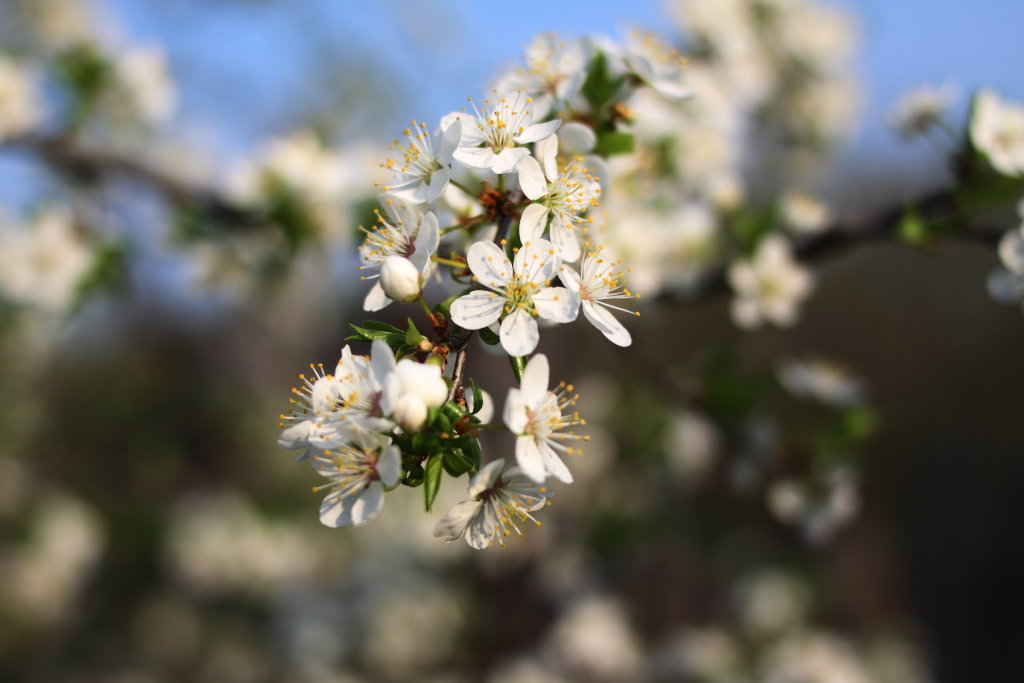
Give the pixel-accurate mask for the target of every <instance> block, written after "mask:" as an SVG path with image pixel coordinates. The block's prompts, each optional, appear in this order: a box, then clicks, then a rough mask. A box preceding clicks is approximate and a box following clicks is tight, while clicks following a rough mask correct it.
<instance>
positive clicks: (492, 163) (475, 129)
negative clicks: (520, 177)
mask: <svg viewBox="0 0 1024 683" xmlns="http://www.w3.org/2000/svg"><path fill="white" fill-rule="evenodd" d="M493 98H494V99H490V98H488V99H485V100H484V102H483V104H484V106H483V107H482V108H478V107H477V106H476V105H475V104H474V105H473V113H472V114H470V113H468V112H465V111H462V112H453V113H451V114H448V115H447V116H445V117H444V118H443V119H442V120H441V129H442V130H445V131H447V129H448V128H449V127H450V126H453V125H455V124H456V123H461V124H462V139H461V141H460V142H459V147H458V149H457V150H456V151H455V153H454V154H453V155H452V156H453V158H454V159H455V160H456V161H458V162H459V163H461V164H464V165H466V166H468V167H470V168H479V169H484V170H489V171H493V172H494V173H497V174H499V175H500V174H502V173H513V172H514V171H515V170H516V169H517V168H518V167H519V164H520V162H522V160H523V159H525V158H526V157H528V156H529V155H530V150H529V148H527V147H524V146H523V145H527V144H529V143H531V142H539V141H540V140H543V139H544V138H546V137H548V136H549V135H551V134H552V133H554V132H555V131H556V130H558V126H559V125H560V124H561V121H558V120H555V121H545V122H536V119H537V118H538V117H536V116H535V114H534V111H533V105H532V101H533V100H532V99H531V98H530V97H527V96H525V95H523V94H522V93H518V92H516V93H512V94H508V95H505V94H499V93H497V92H495V93H494V94H493Z"/></svg>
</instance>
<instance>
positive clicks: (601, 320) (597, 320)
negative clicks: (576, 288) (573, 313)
mask: <svg viewBox="0 0 1024 683" xmlns="http://www.w3.org/2000/svg"><path fill="white" fill-rule="evenodd" d="M583 315H585V316H586V317H587V320H589V321H590V322H591V324H593V326H594V327H596V328H597V329H598V330H600V332H601V334H603V335H604V336H605V337H607V338H608V340H609V341H611V342H612V343H613V344H616V345H618V346H629V345H630V344H631V343H632V342H633V338H632V337H631V336H630V334H629V330H627V329H626V328H625V327H623V326H622V323H620V322H619V321H618V320H617V319H616V318H615V316H614V315H612V313H611V311H609V310H608V309H607V308H605V307H604V306H601V305H600V304H597V303H595V302H593V301H584V302H583Z"/></svg>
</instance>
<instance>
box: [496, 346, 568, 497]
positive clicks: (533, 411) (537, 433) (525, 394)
mask: <svg viewBox="0 0 1024 683" xmlns="http://www.w3.org/2000/svg"><path fill="white" fill-rule="evenodd" d="M549 374H550V369H549V366H548V359H547V357H546V356H545V355H544V354H537V355H536V356H534V357H533V358H531V359H530V362H529V363H527V364H526V369H525V370H524V371H523V381H522V382H521V383H520V385H519V388H518V389H517V388H515V387H512V388H511V389H509V390H508V397H507V398H506V399H505V415H504V420H505V426H506V427H508V428H509V431H511V432H512V433H513V434H515V435H516V464H518V465H519V467H520V468H521V469H522V470H523V473H524V474H526V476H528V477H530V478H531V479H533V480H534V481H537V482H541V481H544V478H545V477H547V476H548V475H551V476H553V477H555V478H556V479H559V480H561V481H563V482H565V483H566V484H570V483H572V474H570V472H569V468H568V467H566V466H565V463H564V462H562V459H561V458H560V457H558V451H561V452H564V453H566V454H570V455H571V454H572V453H575V452H577V449H575V448H571V447H569V446H566V445H565V443H564V442H566V441H570V442H571V441H580V440H583V441H585V440H586V437H584V436H580V435H578V434H576V433H574V432H572V431H569V429H571V428H572V427H573V426H575V425H583V424H586V422H585V421H584V420H582V419H580V416H579V413H578V412H575V411H573V412H569V413H567V414H566V413H563V411H564V410H565V409H567V408H572V406H574V405H575V404H576V401H577V399H578V396H576V395H572V394H571V393H570V392H572V389H573V388H572V385H565V384H564V383H563V384H560V385H559V387H558V392H557V393H556V392H552V391H548V377H549Z"/></svg>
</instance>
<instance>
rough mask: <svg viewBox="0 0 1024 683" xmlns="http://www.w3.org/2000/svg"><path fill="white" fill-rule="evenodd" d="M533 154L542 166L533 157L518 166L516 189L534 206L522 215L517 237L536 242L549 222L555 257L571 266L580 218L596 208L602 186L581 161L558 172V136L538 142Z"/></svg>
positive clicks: (577, 252)
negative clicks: (517, 184) (520, 190)
mask: <svg viewBox="0 0 1024 683" xmlns="http://www.w3.org/2000/svg"><path fill="white" fill-rule="evenodd" d="M536 153H537V157H538V158H540V159H541V161H542V162H543V166H542V165H541V163H539V162H538V161H537V159H535V158H533V157H527V158H525V159H523V161H522V163H520V164H519V185H520V187H522V190H523V194H525V195H526V196H527V198H529V199H530V200H532V202H533V203H531V204H530V205H529V206H527V207H526V209H525V210H524V211H523V217H522V220H520V222H519V236H520V238H522V240H523V241H524V242H529V241H530V240H534V239H537V238H538V237H540V236H541V235H542V234H543V233H544V229H545V228H546V227H548V224H549V220H550V236H551V241H552V242H553V243H554V245H555V248H556V249H558V255H559V256H560V257H561V258H562V259H564V260H565V261H569V262H574V261H576V259H578V258H579V257H580V243H579V240H578V239H577V237H576V232H575V228H577V226H578V225H579V224H580V223H583V222H585V221H586V220H587V219H586V218H584V217H583V215H582V214H583V213H585V212H586V211H587V210H588V209H591V208H594V207H596V206H597V204H598V199H599V198H600V196H601V185H600V183H599V181H598V179H597V178H595V177H594V176H593V175H591V173H590V172H589V171H588V170H587V169H586V168H584V167H583V165H582V162H583V160H582V159H581V158H580V157H576V158H575V159H574V160H573V161H572V162H571V163H570V164H569V165H568V166H566V167H565V168H563V169H562V170H561V171H559V170H558V166H557V155H558V136H557V135H552V136H551V137H549V138H547V139H546V140H543V141H542V142H538V143H537V145H536ZM583 230H584V231H585V230H586V228H583Z"/></svg>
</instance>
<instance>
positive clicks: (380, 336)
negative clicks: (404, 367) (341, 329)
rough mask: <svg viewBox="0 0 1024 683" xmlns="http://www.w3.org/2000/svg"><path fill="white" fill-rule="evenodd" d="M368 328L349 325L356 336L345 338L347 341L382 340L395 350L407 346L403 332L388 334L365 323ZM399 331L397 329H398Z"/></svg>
mask: <svg viewBox="0 0 1024 683" xmlns="http://www.w3.org/2000/svg"><path fill="white" fill-rule="evenodd" d="M364 324H365V325H368V326H367V327H360V326H359V325H356V324H355V323H349V327H350V328H352V331H353V332H355V334H354V335H350V336H348V337H346V338H345V341H377V340H381V341H384V342H387V344H388V346H390V347H391V348H393V349H398V348H401V347H402V346H403V345H404V344H405V333H404V332H402V331H401V330H398V331H397V332H388V331H387V330H375V329H373V328H371V327H369V325H370V323H364ZM396 329H397V328H396Z"/></svg>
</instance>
